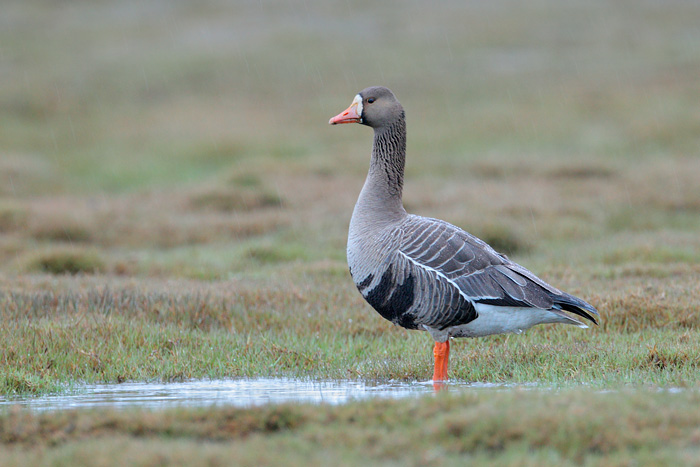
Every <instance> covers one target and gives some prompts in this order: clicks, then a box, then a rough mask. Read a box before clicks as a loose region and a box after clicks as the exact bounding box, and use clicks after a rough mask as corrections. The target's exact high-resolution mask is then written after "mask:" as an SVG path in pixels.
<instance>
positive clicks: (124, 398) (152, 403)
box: [0, 378, 508, 411]
mask: <svg viewBox="0 0 700 467" xmlns="http://www.w3.org/2000/svg"><path fill="white" fill-rule="evenodd" d="M506 387H508V386H507V385H498V384H492V383H459V382H451V383H449V384H448V385H447V387H446V389H447V390H455V389H463V388H491V389H493V388H506ZM433 392H434V389H433V384H432V382H431V381H428V382H387V383H370V382H363V381H304V380H296V379H286V378H269V379H236V380H214V381H187V382H182V383H121V384H95V385H86V386H82V387H81V388H80V389H79V390H78V391H75V392H72V393H69V394H59V395H50V396H43V397H26V398H14V399H5V398H0V408H3V407H8V406H22V407H26V408H29V409H33V410H37V411H46V410H66V409H79V408H96V407H108V408H117V409H122V408H131V407H141V408H148V409H165V408H173V407H211V406H236V407H252V406H257V405H264V404H279V403H283V402H307V403H325V404H342V403H345V402H348V401H350V400H361V399H369V398H393V399H398V398H404V397H417V396H420V395H425V394H432V393H433Z"/></svg>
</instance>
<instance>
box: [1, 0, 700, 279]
mask: <svg viewBox="0 0 700 467" xmlns="http://www.w3.org/2000/svg"><path fill="white" fill-rule="evenodd" d="M0 23H1V27H0V284H4V285H5V286H7V285H9V284H12V286H13V287H21V281H18V280H17V278H18V277H22V276H23V275H35V274H39V275H43V274H49V275H52V274H65V273H71V274H75V273H83V274H95V273H97V274H98V275H108V276H113V277H115V278H117V277H124V276H127V277H129V276H132V277H181V278H187V279H203V280H212V279H223V280H229V279H235V278H241V277H249V276H251V275H252V276H255V275H260V276H264V277H271V276H272V275H274V274H286V275H288V276H289V275H295V276H296V275H297V274H299V273H302V274H313V273H314V272H319V271H320V272H321V273H322V274H328V273H337V275H339V276H341V275H342V276H343V277H344V275H345V274H347V273H346V266H345V259H344V257H345V251H344V250H345V240H346V230H347V225H348V222H349V218H350V215H351V211H352V207H353V205H354V202H355V199H356V197H357V194H358V193H359V190H360V188H361V186H362V183H363V179H364V176H365V174H366V170H367V167H368V160H369V153H370V149H371V138H372V136H371V131H370V130H369V129H368V128H365V127H362V126H360V125H347V126H342V127H330V126H329V125H328V124H327V122H328V119H329V118H330V117H331V116H333V115H335V114H336V113H338V112H340V111H341V110H343V109H345V108H346V107H347V105H349V103H350V101H351V100H352V98H353V96H354V95H355V94H356V93H357V92H358V91H360V90H361V89H363V88H364V87H366V86H370V85H385V86H387V87H389V88H391V89H392V90H393V91H394V92H395V94H396V95H397V97H398V98H399V100H400V101H401V102H402V104H403V105H404V107H405V109H406V113H407V119H408V132H409V142H408V161H407V180H406V187H405V202H406V206H407V209H408V210H409V211H412V212H415V213H419V214H424V215H428V216H431V217H440V218H443V219H446V220H448V221H450V222H452V223H454V224H457V225H459V226H461V227H463V228H465V229H466V230H469V231H470V232H472V233H474V234H476V235H479V236H481V237H482V238H484V239H485V240H487V241H489V242H492V243H493V244H494V246H495V247H496V248H498V249H501V250H503V251H505V252H507V253H509V254H510V255H512V256H515V258H516V259H518V260H524V259H525V257H527V264H528V266H529V267H530V268H531V269H533V270H535V271H536V272H539V273H542V272H544V273H549V274H550V277H551V276H552V275H554V276H557V277H559V279H560V281H566V280H567V279H566V278H567V277H569V276H570V271H572V270H573V269H574V268H583V272H577V273H576V275H577V278H578V279H581V278H584V279H587V278H588V279H596V278H597V279H598V280H607V279H608V278H610V277H619V276H626V277H633V278H634V277H664V276H667V275H669V274H674V273H676V272H678V271H687V268H689V267H691V266H689V265H696V264H698V263H699V262H700V237H699V236H698V235H697V232H698V228H699V227H700V183H698V180H700V157H699V154H698V152H699V149H700V105H698V104H699V102H700V79H699V77H700V28H699V27H698V25H699V24H700V3H698V2H694V1H680V0H676V1H666V2H656V1H636V0H635V1H632V0H629V1H615V2H582V1H572V0H563V1H560V0H557V1H555V0H542V1H535V2H523V1H516V0H495V1H488V2H485V1H469V2H460V1H448V2H438V3H437V4H430V5H429V4H427V3H426V2H422V1H408V2H397V1H393V2H368V1H360V2H354V1H343V2H329V1H320V0H304V1H264V2H263V1H216V0H204V1H199V2H188V1H159V0H154V1H149V2H142V1H131V0H124V1H119V2H116V1H103V0H97V1H89V2H88V1H63V2H55V1H41V0H28V1H21V2H20V1H10V2H5V3H4V4H3V7H2V14H1V15H0ZM693 267H694V266H693ZM684 268H685V269H684ZM343 284H345V282H343ZM347 284H348V287H351V284H350V283H349V281H347ZM592 288H595V287H592ZM574 291H575V290H574Z"/></svg>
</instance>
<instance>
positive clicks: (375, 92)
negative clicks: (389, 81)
mask: <svg viewBox="0 0 700 467" xmlns="http://www.w3.org/2000/svg"><path fill="white" fill-rule="evenodd" d="M402 115H403V107H401V104H400V103H399V101H398V100H397V99H396V96H394V93H393V92H391V91H390V90H389V89H388V88H385V87H383V86H372V87H369V88H366V89H363V90H362V91H360V92H359V93H358V94H357V95H356V96H355V98H354V99H353V101H352V103H351V104H350V107H348V108H347V109H345V110H344V111H342V112H341V113H339V114H338V115H336V116H335V117H333V118H331V119H330V120H329V121H328V123H330V124H331V125H339V124H341V123H361V124H363V125H367V126H369V127H371V128H374V129H375V130H376V129H379V128H382V127H386V126H390V125H391V124H392V123H394V122H395V121H396V120H398V119H399V118H401V116H402Z"/></svg>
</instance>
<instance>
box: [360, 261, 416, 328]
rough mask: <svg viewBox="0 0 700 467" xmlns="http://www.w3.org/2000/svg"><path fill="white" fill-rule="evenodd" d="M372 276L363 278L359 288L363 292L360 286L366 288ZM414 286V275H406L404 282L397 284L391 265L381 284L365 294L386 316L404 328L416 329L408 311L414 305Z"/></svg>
mask: <svg viewBox="0 0 700 467" xmlns="http://www.w3.org/2000/svg"><path fill="white" fill-rule="evenodd" d="M371 278H372V276H371V275H370V276H368V278H367V279H369V280H367V279H365V280H363V281H362V283H361V284H358V286H357V288H358V289H360V291H361V292H362V290H363V289H362V288H360V287H361V286H364V287H363V288H366V287H367V286H368V285H369V283H370V282H371ZM365 283H366V284H365ZM413 288H414V279H413V276H412V275H409V276H408V277H406V279H405V280H404V282H403V284H396V283H395V282H394V274H393V270H392V266H389V268H388V269H387V270H386V272H384V274H382V278H381V280H380V281H379V284H377V285H376V287H374V288H373V289H372V290H370V291H369V292H367V294H363V296H364V297H365V300H367V303H369V304H370V305H372V308H374V309H375V310H377V312H378V313H379V314H380V315H382V316H383V317H384V318H386V319H388V320H389V321H391V322H393V323H396V324H398V325H399V326H402V327H404V328H408V329H416V328H417V325H416V323H415V321H414V319H413V316H411V315H409V314H407V313H406V312H407V311H408V310H409V308H411V306H412V305H413V301H414V299H415V296H414V290H413Z"/></svg>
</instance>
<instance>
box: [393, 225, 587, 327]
mask: <svg viewBox="0 0 700 467" xmlns="http://www.w3.org/2000/svg"><path fill="white" fill-rule="evenodd" d="M396 255H397V256H398V257H399V258H398V260H397V261H396V263H397V265H401V266H403V267H404V268H411V269H412V273H413V275H414V276H415V277H416V278H417V280H418V282H419V283H420V284H419V285H420V286H419V287H418V291H419V293H421V292H422V293H423V295H424V297H423V303H424V304H425V305H426V306H423V307H421V309H420V310H416V311H415V313H416V320H417V321H420V322H421V323H422V324H427V325H428V326H434V327H438V328H441V329H442V328H445V327H449V326H456V325H460V324H466V323H468V322H469V321H471V320H473V319H475V318H476V316H477V314H476V311H475V310H474V306H473V305H474V304H477V303H483V304H489V305H495V306H503V307H527V308H540V309H547V310H566V311H570V312H573V313H574V314H577V315H579V316H582V317H584V318H587V319H589V320H591V321H593V322H594V323H595V322H596V321H595V318H594V317H593V316H592V315H597V314H598V313H597V311H596V310H595V308H593V307H592V306H591V305H589V304H588V303H586V302H584V301H583V300H580V299H578V298H576V297H574V296H572V295H569V294H566V293H564V292H562V291H560V290H559V289H557V288H555V287H553V286H551V285H549V284H547V283H546V282H544V281H543V280H541V279H540V278H538V277H537V276H535V275H534V274H533V273H532V272H530V271H529V270H527V269H525V268H524V267H522V266H520V265H518V264H516V263H514V262H512V261H510V260H509V259H508V258H507V257H506V256H504V255H501V254H499V253H497V252H496V251H495V250H494V249H493V248H491V247H490V246H489V245H488V244H486V243H485V242H483V241H482V240H480V239H478V238H476V237H474V236H473V235H470V234H469V233H467V232H465V231H464V230H462V229H460V228H458V227H455V226H454V225H452V224H449V223H447V222H444V221H440V220H437V219H430V218H424V217H420V216H409V218H408V219H407V222H406V223H405V224H404V225H403V226H402V234H401V241H400V243H399V247H398V250H397V252H396ZM423 289H424V290H423ZM427 296H431V297H429V298H428V297H427ZM417 298H418V297H417ZM436 301H439V302H443V303H454V304H455V305H456V306H452V307H447V308H444V307H443V309H442V310H440V309H438V308H436V307H435V305H437V304H438V303H435V302H436ZM466 304H469V305H471V312H467V311H466V310H467V308H468V307H467V306H466Z"/></svg>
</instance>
